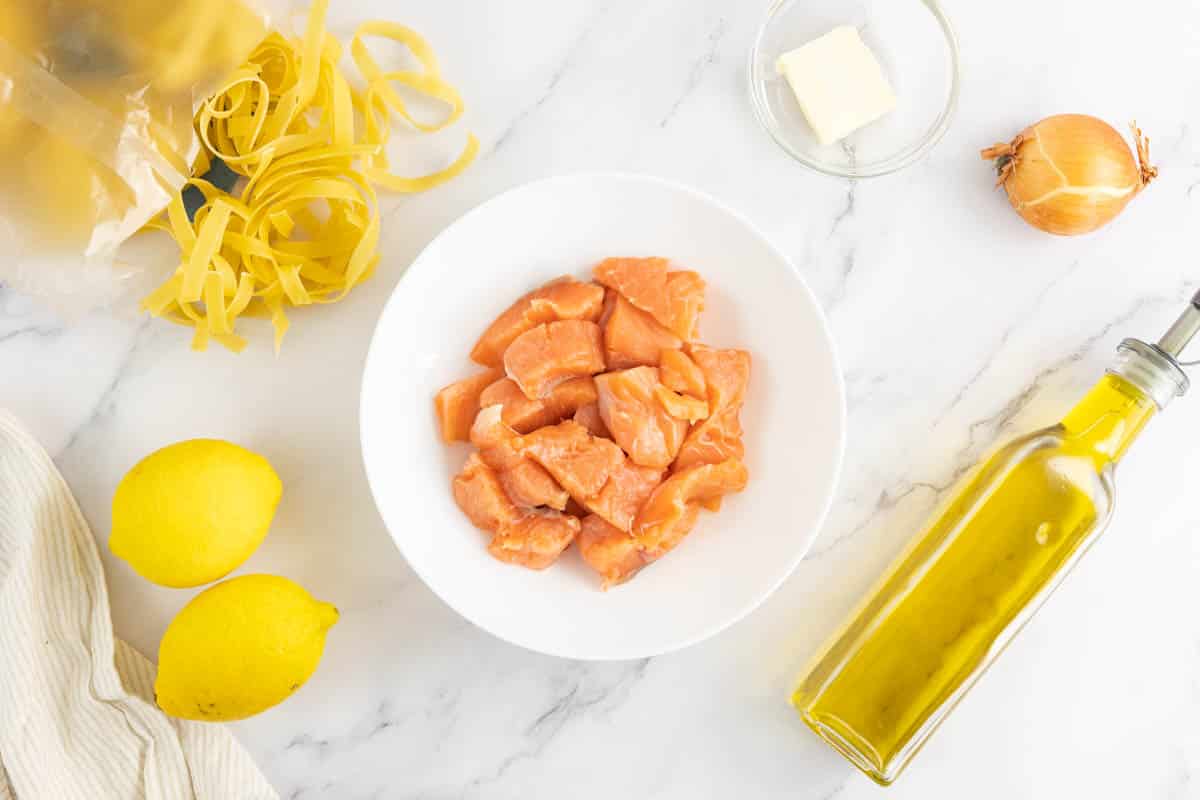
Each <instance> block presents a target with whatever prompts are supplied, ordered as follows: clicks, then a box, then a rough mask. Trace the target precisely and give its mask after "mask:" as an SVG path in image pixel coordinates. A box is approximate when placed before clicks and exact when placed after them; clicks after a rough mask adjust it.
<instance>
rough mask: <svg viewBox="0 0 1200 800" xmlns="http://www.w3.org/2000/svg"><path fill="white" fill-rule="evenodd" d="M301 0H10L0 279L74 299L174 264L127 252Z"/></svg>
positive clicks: (65, 302)
mask: <svg viewBox="0 0 1200 800" xmlns="http://www.w3.org/2000/svg"><path fill="white" fill-rule="evenodd" d="M294 5H295V3H294V0H169V2H163V0H0V154H2V155H0V252H2V253H3V257H0V283H3V284H6V285H9V286H13V287H15V288H17V289H19V290H21V291H25V292H29V293H31V294H35V295H39V296H42V297H44V298H46V299H47V300H49V301H50V302H51V304H52V305H54V306H56V307H57V308H59V309H64V310H72V309H75V310H78V309H86V308H91V307H95V306H97V305H103V304H107V303H111V302H112V301H114V300H116V299H118V298H122V297H125V296H127V295H130V294H132V293H133V292H137V291H141V290H143V289H144V288H145V287H146V286H147V285H153V284H154V283H155V282H158V281H161V280H162V278H163V274H165V273H168V272H169V271H170V269H171V268H173V267H174V264H171V263H169V262H166V263H163V264H162V265H161V268H162V271H161V272H158V273H156V274H153V275H150V274H146V273H147V272H150V271H153V270H152V268H150V267H148V266H145V265H143V266H140V267H139V266H136V265H134V263H133V262H132V261H131V260H126V259H125V258H123V257H122V258H118V249H119V248H120V247H121V245H122V244H123V243H124V242H126V240H128V239H129V238H130V237H131V236H132V235H133V234H134V233H136V232H137V231H138V230H139V229H141V228H142V226H143V225H144V224H145V223H146V222H147V221H148V220H150V219H151V218H153V217H154V216H155V215H156V214H158V213H159V212H161V211H162V210H163V208H165V207H166V205H167V203H168V201H169V200H170V199H171V197H172V196H173V195H174V194H175V193H177V192H178V191H179V189H180V187H182V186H183V184H184V181H185V180H186V179H187V178H188V176H189V175H190V174H191V171H192V168H193V161H194V159H195V158H196V155H197V152H198V149H199V148H198V144H197V140H196V136H195V132H194V128H193V116H194V113H195V111H196V109H197V108H198V107H199V104H200V103H201V101H202V100H204V98H205V97H206V96H207V95H208V94H209V93H211V92H212V91H214V90H215V89H217V88H219V87H220V84H221V81H222V79H223V78H225V77H226V76H227V75H229V74H230V73H232V72H233V71H234V70H235V69H236V68H237V67H238V66H239V65H240V64H241V63H242V61H243V60H244V59H245V58H246V56H247V55H248V54H249V53H250V51H251V50H252V49H253V48H254V46H255V45H256V44H258V43H259V42H260V41H261V40H262V39H263V38H264V37H265V36H266V34H267V31H268V29H269V27H270V26H271V25H272V24H273V23H278V22H279V21H280V20H281V19H283V18H284V17H285V16H286V15H287V14H288V13H289V12H290V11H291V10H292V8H293V7H294Z"/></svg>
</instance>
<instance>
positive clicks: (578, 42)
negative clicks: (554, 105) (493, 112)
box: [487, 5, 608, 157]
mask: <svg viewBox="0 0 1200 800" xmlns="http://www.w3.org/2000/svg"><path fill="white" fill-rule="evenodd" d="M607 11H608V6H607V5H602V6H599V7H598V8H597V10H596V11H595V13H593V15H592V16H591V17H590V18H589V19H588V20H587V22H586V23H585V24H584V25H583V26H582V27H581V28H580V29H579V32H578V33H576V34H575V36H574V37H572V39H571V41H570V43H569V44H568V45H567V47H566V54H565V55H564V56H563V58H562V60H560V61H559V62H558V65H557V66H556V67H555V68H554V70H553V71H552V72H551V73H550V77H549V80H547V81H546V85H545V88H544V89H542V92H541V94H539V95H538V96H537V98H536V99H535V100H534V101H533V102H532V103H530V104H529V105H527V106H525V107H524V108H522V109H521V110H520V111H518V112H517V114H516V116H514V117H513V118H512V120H510V121H509V123H508V125H507V126H505V128H504V129H503V130H502V131H500V133H499V134H498V135H497V136H496V139H495V141H494V142H493V143H492V146H491V148H490V149H489V150H488V153H487V156H488V157H490V156H493V155H495V154H496V153H498V152H500V150H502V149H503V148H504V146H505V145H506V144H508V142H509V140H510V139H511V138H512V136H513V134H514V133H515V132H516V131H517V129H518V128H519V127H520V126H521V125H522V124H523V123H524V122H525V121H526V120H527V119H528V118H529V117H530V116H532V115H533V114H534V113H535V112H537V110H538V109H540V108H541V107H542V106H544V105H545V104H546V103H547V102H548V101H549V100H550V98H551V97H553V96H554V94H555V90H556V89H558V86H559V84H561V83H562V80H563V78H564V77H565V76H566V74H567V73H568V72H569V71H570V69H571V67H572V66H573V65H574V64H575V59H576V57H577V56H578V54H579V50H580V48H581V47H582V46H583V43H584V42H585V41H587V39H588V37H589V36H590V35H591V34H592V31H593V30H595V28H596V25H598V24H599V22H600V20H601V19H602V18H603V17H604V15H605V13H607Z"/></svg>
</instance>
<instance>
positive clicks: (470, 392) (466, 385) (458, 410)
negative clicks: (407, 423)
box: [433, 369, 504, 442]
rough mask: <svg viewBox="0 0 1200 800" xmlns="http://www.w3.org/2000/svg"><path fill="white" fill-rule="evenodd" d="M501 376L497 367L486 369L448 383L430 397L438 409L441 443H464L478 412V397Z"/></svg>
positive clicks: (501, 373)
mask: <svg viewBox="0 0 1200 800" xmlns="http://www.w3.org/2000/svg"><path fill="white" fill-rule="evenodd" d="M503 375H504V373H503V372H501V371H500V370H498V369H489V370H488V371H487V372H480V373H479V374H478V375H472V376H471V377H470V378H465V379H463V380H461V381H457V382H455V383H452V384H450V385H449V386H447V387H445V388H444V389H442V390H441V391H440V392H438V393H437V395H436V396H435V397H434V398H433V405H434V409H435V410H436V411H437V417H438V429H439V430H440V431H441V433H442V441H444V442H465V441H466V440H467V435H468V434H469V433H470V432H471V423H473V422H474V421H475V415H476V414H478V413H479V397H480V394H481V393H482V392H483V391H484V389H485V388H486V387H487V386H489V385H491V384H492V383H494V382H495V381H496V380H497V379H498V378H500V377H502V376H503Z"/></svg>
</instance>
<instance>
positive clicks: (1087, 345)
mask: <svg viewBox="0 0 1200 800" xmlns="http://www.w3.org/2000/svg"><path fill="white" fill-rule="evenodd" d="M1175 294H1176V295H1179V294H1183V293H1180V292H1176V293H1175ZM1185 296H1186V295H1185ZM1162 299H1163V298H1161V297H1158V296H1153V295H1148V296H1144V297H1140V298H1138V299H1137V300H1136V301H1135V302H1134V303H1133V304H1131V305H1130V306H1129V307H1128V308H1127V309H1126V310H1125V311H1123V312H1121V313H1120V314H1119V315H1117V316H1116V317H1115V318H1113V319H1111V320H1110V321H1109V322H1107V323H1105V324H1104V325H1103V326H1102V327H1101V328H1100V329H1099V330H1097V331H1096V332H1094V333H1092V334H1091V335H1089V336H1088V337H1087V338H1085V339H1084V340H1083V341H1082V342H1081V343H1080V344H1079V346H1078V347H1076V348H1075V349H1074V350H1073V351H1071V352H1070V353H1068V354H1067V355H1065V356H1063V357H1062V358H1060V359H1058V360H1056V361H1054V362H1052V363H1051V364H1049V365H1048V366H1046V367H1044V368H1043V369H1042V370H1040V371H1039V372H1038V373H1037V374H1036V375H1034V377H1033V378H1032V379H1031V380H1030V381H1029V382H1028V383H1026V384H1025V386H1024V387H1022V388H1021V390H1020V391H1019V392H1017V393H1016V394H1015V395H1013V396H1012V397H1011V398H1010V399H1009V400H1008V401H1007V402H1005V403H1004V405H1002V406H1001V407H1000V408H999V409H997V410H996V411H994V412H992V413H991V414H988V415H987V416H985V417H982V418H980V419H977V420H975V421H974V422H972V423H970V424H969V425H968V426H967V441H966V443H965V444H963V445H962V446H961V447H960V448H959V449H958V450H957V451H955V452H954V453H953V454H951V455H950V456H949V457H947V459H946V460H947V462H948V463H949V464H951V467H950V469H949V471H948V472H947V473H946V474H945V476H943V477H942V479H941V480H928V479H927V480H912V481H901V482H900V483H898V484H896V485H894V486H892V487H890V488H886V489H884V490H882V491H881V492H880V493H879V496H878V498H877V500H876V501H875V505H874V507H873V508H872V509H871V510H870V512H868V514H867V515H866V516H865V517H863V518H862V519H861V520H860V521H859V522H858V523H857V524H855V525H854V526H853V527H851V528H850V530H849V531H847V532H846V533H843V534H841V535H839V536H836V537H834V538H833V539H831V540H830V541H828V542H824V543H821V544H820V546H818V547H814V548H813V549H812V550H810V551H809V554H808V556H806V558H809V559H819V558H822V557H824V556H826V555H828V554H829V553H831V552H833V551H834V550H836V549H837V548H838V547H840V546H842V545H843V544H845V543H846V542H848V541H850V540H851V539H853V538H854V537H855V536H857V535H858V534H859V533H861V532H862V531H864V530H866V529H868V528H870V527H871V526H872V525H873V524H875V523H876V522H877V521H878V520H879V519H880V518H881V517H882V516H883V515H884V514H885V513H886V512H888V511H890V510H892V509H894V508H896V507H897V506H899V505H900V503H902V502H903V501H905V500H907V499H908V498H909V497H912V496H913V495H914V494H916V493H917V492H918V491H922V490H924V491H926V492H928V493H929V494H930V497H931V499H930V503H929V505H934V504H936V503H937V502H938V501H940V500H941V499H942V497H943V496H944V495H945V494H946V492H948V491H950V490H951V489H952V488H954V487H955V485H956V484H957V483H958V481H959V480H960V479H961V478H962V477H963V476H964V475H966V474H967V472H969V471H970V470H971V468H972V467H973V466H974V465H975V464H976V463H977V461H978V459H979V458H980V456H981V455H982V451H983V449H984V448H985V447H987V446H990V445H991V444H993V443H994V442H995V439H996V438H997V437H998V436H999V435H1000V434H1001V433H1002V432H1003V431H1004V429H1005V427H1006V426H1007V425H1008V423H1010V422H1011V421H1012V420H1013V419H1014V418H1016V416H1017V415H1018V414H1019V413H1020V412H1021V411H1023V410H1024V409H1025V408H1026V407H1027V406H1028V405H1029V403H1030V402H1031V401H1032V400H1033V399H1034V398H1035V397H1036V396H1037V395H1038V393H1039V392H1040V391H1041V390H1042V389H1043V384H1044V383H1045V381H1046V380H1047V379H1048V378H1050V377H1051V376H1053V375H1055V374H1057V373H1059V372H1060V371H1062V370H1063V369H1065V368H1067V367H1069V366H1070V365H1071V364H1074V363H1077V362H1079V361H1081V360H1082V359H1083V358H1084V357H1085V356H1086V355H1087V354H1088V353H1090V352H1091V351H1092V349H1093V348H1094V347H1095V346H1096V345H1097V344H1098V343H1099V342H1101V341H1103V340H1104V339H1105V338H1107V337H1108V335H1109V334H1110V333H1111V332H1112V331H1113V330H1114V329H1115V328H1117V327H1119V326H1121V325H1124V324H1126V323H1128V322H1129V321H1130V320H1132V319H1134V318H1135V317H1137V316H1138V314H1139V313H1141V312H1142V311H1143V310H1144V309H1145V308H1146V307H1147V306H1148V305H1151V304H1153V303H1158V302H1161V301H1162ZM974 380H978V377H976V378H974Z"/></svg>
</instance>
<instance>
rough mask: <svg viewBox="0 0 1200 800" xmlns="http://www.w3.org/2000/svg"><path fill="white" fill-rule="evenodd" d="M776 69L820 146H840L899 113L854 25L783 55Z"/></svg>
mask: <svg viewBox="0 0 1200 800" xmlns="http://www.w3.org/2000/svg"><path fill="white" fill-rule="evenodd" d="M776 69H778V70H779V72H780V74H782V75H784V76H785V77H787V81H788V83H789V84H791V87H792V91H793V92H794V93H795V95H796V101H797V102H799V103H800V110H801V111H803V112H804V118H805V119H807V120H808V124H809V125H810V126H812V129H813V132H814V133H816V135H817V139H818V140H819V141H820V142H821V144H833V143H834V142H837V141H840V140H841V139H844V138H846V137H847V136H849V135H850V134H851V133H853V132H854V131H856V130H858V129H859V128H861V127H862V126H864V125H866V124H867V123H869V122H874V121H875V120H877V119H879V118H880V117H882V116H883V115H884V114H886V113H888V112H889V111H891V110H892V109H894V108H895V107H896V95H895V94H894V93H893V92H892V87H891V86H890V85H889V84H888V80H887V76H885V75H884V74H883V68H882V67H881V66H880V65H879V61H878V60H876V58H875V54H874V53H872V52H871V50H870V48H868V47H867V45H866V43H865V42H863V40H862V38H861V37H860V36H859V35H858V29H857V28H854V27H852V26H850V25H842V26H840V27H837V28H834V29H833V30H831V31H830V32H829V33H827V34H825V35H824V36H822V37H820V38H818V39H813V40H812V41H811V42H809V43H808V44H806V45H804V46H803V47H799V48H797V49H795V50H792V51H791V52H788V53H784V54H783V55H782V56H780V57H779V62H778V64H777V65H776Z"/></svg>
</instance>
